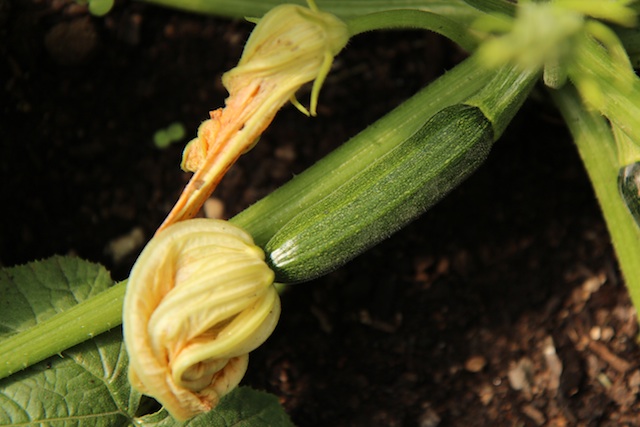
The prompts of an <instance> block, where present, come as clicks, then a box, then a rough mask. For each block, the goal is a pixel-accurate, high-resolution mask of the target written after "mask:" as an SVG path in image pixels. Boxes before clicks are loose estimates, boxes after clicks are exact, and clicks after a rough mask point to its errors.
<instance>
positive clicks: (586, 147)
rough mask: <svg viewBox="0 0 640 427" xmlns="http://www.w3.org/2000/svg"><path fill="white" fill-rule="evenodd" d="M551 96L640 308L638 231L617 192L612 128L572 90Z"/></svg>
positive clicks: (631, 291) (616, 169)
mask: <svg viewBox="0 0 640 427" xmlns="http://www.w3.org/2000/svg"><path fill="white" fill-rule="evenodd" d="M551 93H552V96H553V99H554V101H555V103H556V105H557V106H558V109H559V110H560V113H561V114H562V116H563V117H564V120H565V122H566V123H567V125H568V127H569V131H570V132H571V135H572V136H573V140H574V142H575V144H576V146H577V147H578V152H579V153H580V157H581V158H582V161H583V163H584V165H585V168H586V170H587V173H588V174H589V178H590V180H591V184H592V185H593V189H594V191H595V193H596V197H597V198H598V201H599V203H600V208H601V209H602V213H603V216H604V219H605V221H606V223H607V228H608V229H609V234H610V236H611V240H612V242H613V247H614V249H615V251H616V255H617V257H618V262H619V264H620V269H621V270H622V275H623V276H624V279H625V282H626V284H627V289H628V290H629V295H630V297H631V301H632V302H633V305H634V306H635V307H640V255H639V254H640V229H639V228H638V226H637V225H636V223H635V222H634V219H633V217H632V215H631V213H630V212H629V210H628V209H627V206H626V205H625V203H624V201H623V200H622V197H621V196H620V194H619V192H618V186H617V180H618V171H619V169H620V165H619V164H618V158H617V153H616V143H615V140H614V137H613V133H612V131H611V127H610V126H609V123H607V121H606V120H605V119H604V117H602V116H601V115H600V114H598V113H596V112H591V111H588V110H587V109H586V108H585V107H584V105H583V104H582V102H581V101H580V98H579V96H578V94H577V93H576V92H575V91H574V90H572V89H569V88H567V89H562V90H559V91H552V92H551Z"/></svg>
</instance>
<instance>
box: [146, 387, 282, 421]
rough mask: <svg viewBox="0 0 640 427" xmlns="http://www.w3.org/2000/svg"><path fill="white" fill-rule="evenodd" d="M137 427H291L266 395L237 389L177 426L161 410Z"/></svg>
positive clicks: (271, 398)
mask: <svg viewBox="0 0 640 427" xmlns="http://www.w3.org/2000/svg"><path fill="white" fill-rule="evenodd" d="M135 425H136V426H140V427H212V426H215V427H230V426H233V427H265V426H278V427H287V426H293V423H292V422H291V420H290V419H289V417H288V415H287V414H286V412H285V411H284V409H283V408H282V406H280V404H279V403H278V399H277V398H276V397H275V396H273V395H271V394H268V393H264V392H261V391H257V390H253V389H251V388H249V387H239V388H237V389H235V390H234V391H232V392H231V393H229V394H227V395H226V396H225V397H223V398H222V400H221V401H220V404H219V405H218V407H217V408H216V409H215V410H213V411H211V412H209V413H206V414H203V415H200V416H198V417H195V418H192V419H190V420H188V421H185V422H179V421H176V420H174V419H173V418H171V416H169V414H168V413H167V412H166V411H164V410H162V411H160V412H158V413H156V414H152V415H147V416H144V417H140V418H137V419H136V420H135Z"/></svg>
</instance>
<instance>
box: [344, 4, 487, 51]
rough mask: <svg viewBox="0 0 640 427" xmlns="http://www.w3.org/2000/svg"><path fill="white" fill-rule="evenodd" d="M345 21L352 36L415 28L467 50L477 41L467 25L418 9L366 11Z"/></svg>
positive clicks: (472, 48)
mask: <svg viewBox="0 0 640 427" xmlns="http://www.w3.org/2000/svg"><path fill="white" fill-rule="evenodd" d="M346 22H347V26H348V27H349V32H350V35H351V36H352V37H353V36H355V35H357V34H361V33H364V32H367V31H372V30H379V29H383V28H385V29H406V28H417V29H423V30H429V31H433V32H435V33H438V34H441V35H443V36H445V37H447V38H448V39H450V40H452V41H453V42H455V43H457V44H458V45H460V46H461V47H462V48H463V49H465V50H467V51H469V52H472V51H474V50H475V49H476V47H477V46H478V42H479V40H478V39H477V38H476V37H475V36H474V35H473V34H472V33H470V32H469V30H468V26H465V25H461V24H459V23H458V22H457V21H453V20H451V19H449V18H447V17H446V16H443V15H439V14H436V13H432V12H423V11H419V10H409V9H403V10H389V11H385V12H375V13H368V14H366V15H360V16H357V17H355V18H351V19H348V20H347V21H346Z"/></svg>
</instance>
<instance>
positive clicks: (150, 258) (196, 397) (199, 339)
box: [123, 219, 280, 420]
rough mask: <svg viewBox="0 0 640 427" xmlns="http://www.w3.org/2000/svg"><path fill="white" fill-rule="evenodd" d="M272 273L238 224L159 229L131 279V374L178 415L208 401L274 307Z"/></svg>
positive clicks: (228, 381)
mask: <svg viewBox="0 0 640 427" xmlns="http://www.w3.org/2000/svg"><path fill="white" fill-rule="evenodd" d="M273 279H274V273H273V272H272V271H271V269H270V268H269V267H268V266H267V264H266V263H265V262H264V253H263V252H262V250H261V249H260V248H258V247H257V246H255V245H254V244H253V240H252V239H251V237H250V236H249V235H248V234H247V233H246V232H244V231H243V230H241V229H240V228H238V227H236V226H234V225H232V224H230V223H228V222H226V221H222V220H215V219H192V220H188V221H182V222H179V223H177V224H174V225H172V226H170V227H168V228H166V229H165V230H163V231H162V232H159V233H157V234H156V235H155V237H154V238H153V239H151V241H150V242H149V244H148V245H147V246H146V247H145V249H144V251H143V252H142V254H141V255H140V257H139V258H138V260H137V262H136V264H135V266H134V267H133V270H132V271H131V275H130V277H129V281H128V284H127V292H126V295H125V302H124V309H123V311H124V318H123V329H124V339H125V344H126V346H127V350H128V353H129V359H130V362H129V379H130V382H131V384H132V385H133V386H134V387H135V388H136V389H138V390H139V391H141V392H142V393H145V394H148V395H150V396H153V397H154V398H156V399H157V400H158V401H159V402H160V403H161V404H162V405H164V406H165V408H166V409H167V410H168V411H169V412H170V413H171V414H172V415H173V416H174V417H175V418H177V419H180V420H183V419H187V418H190V417H192V416H194V415H197V414H199V413H202V412H206V411H208V410H210V409H212V408H213V407H214V406H216V404H217V403H218V401H219V399H220V397H221V396H222V395H224V394H226V393H227V392H229V391H231V390H232V389H233V388H234V387H236V386H237V385H238V383H239V382H240V380H241V379H242V377H243V375H244V373H245V371H246V369H247V361H248V353H249V352H250V351H252V350H253V349H255V348H256V347H258V346H259V345H261V344H262V343H263V342H264V341H265V340H266V339H267V338H268V337H269V335H270V334H271V332H273V329H274V328H275V326H276V323H277V321H278V317H279V315H280V299H279V296H278V293H277V291H276V289H275V288H274V286H273Z"/></svg>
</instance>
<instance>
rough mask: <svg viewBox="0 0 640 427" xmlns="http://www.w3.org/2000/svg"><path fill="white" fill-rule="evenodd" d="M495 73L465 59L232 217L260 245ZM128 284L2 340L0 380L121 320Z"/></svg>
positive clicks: (472, 59)
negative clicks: (325, 155)
mask: <svg viewBox="0 0 640 427" xmlns="http://www.w3.org/2000/svg"><path fill="white" fill-rule="evenodd" d="M494 74H495V72H493V71H490V70H487V69H485V68H484V67H481V66H480V65H479V64H478V62H477V60H476V59H475V58H473V57H472V58H469V59H467V60H466V61H464V62H463V63H461V64H460V65H458V66H456V67H455V68H454V69H453V70H451V71H449V72H448V73H446V74H445V75H444V76H442V77H440V78H439V79H438V80H436V81H435V82H433V83H432V84H430V85H429V86H428V87H427V88H425V89H423V90H422V91H420V92H419V93H417V94H416V95H414V96H413V97H412V98H410V99H409V100H407V101H406V102H404V103H403V104H402V105H400V106H399V107H397V108H396V109H395V110H393V111H392V112H390V113H389V114H387V115H386V116H385V117H383V118H382V119H380V120H378V121H377V122H376V123H374V124H372V125H371V126H369V127H368V128H367V129H365V130H364V131H363V132H361V133H360V134H358V135H357V136H356V137H354V138H352V139H351V140H350V141H349V142H347V143H345V144H344V145H343V146H341V147H340V148H339V149H337V150H335V151H334V152H333V153H331V154H330V155H328V156H327V157H325V158H324V159H322V160H320V161H319V162H318V163H316V164H315V165H314V166H313V167H311V168H309V169H308V170H307V171H305V172H304V173H303V174H300V175H298V176H297V177H296V178H294V179H293V180H292V181H290V182H289V183H287V184H286V185H284V186H283V187H281V188H280V189H278V190H276V191H275V192H274V193H272V194H270V195H269V196H267V197H265V198H264V199H262V200H261V201H260V202H258V203H256V204H254V205H253V206H251V207H249V208H247V209H246V210H245V211H244V212H242V213H240V214H239V215H237V216H236V217H234V218H232V219H231V221H232V222H233V223H235V224H236V225H238V226H240V227H242V228H244V229H245V230H246V231H247V232H249V233H250V234H251V235H252V236H253V237H254V240H255V241H256V243H257V244H258V245H259V246H263V245H264V244H265V243H266V242H267V241H268V240H269V239H270V238H271V237H272V236H273V234H275V232H276V231H278V230H279V229H280V227H281V226H282V225H283V224H285V223H286V222H288V221H289V220H290V219H291V218H293V216H295V215H297V214H298V213H299V212H300V211H301V210H302V209H305V208H306V207H307V206H309V205H310V204H313V203H315V202H316V201H317V200H319V199H321V198H323V197H325V196H326V195H327V194H329V193H330V192H332V191H333V190H334V189H335V188H337V187H339V186H340V185H342V184H343V183H344V182H345V181H346V180H348V179H349V178H350V177H352V176H353V175H354V174H357V173H358V171H359V170H361V169H363V168H365V167H367V166H368V165H369V164H370V162H371V161H373V160H374V159H377V158H379V157H380V156H383V155H384V154H385V153H386V152H388V151H389V150H391V149H393V147H394V146H396V145H397V144H400V143H402V142H403V141H404V140H406V139H407V138H409V137H411V136H412V135H413V134H414V133H415V132H416V131H417V129H419V128H420V126H422V124H423V123H424V122H425V121H426V120H427V119H428V118H429V117H431V116H432V115H433V114H435V113H436V112H437V111H439V110H441V109H443V108H445V107H447V106H449V105H453V104H457V103H460V102H463V101H464V100H465V99H467V98H469V97H470V96H471V95H472V94H473V93H475V92H477V91H478V90H480V88H482V87H483V86H484V85H486V84H487V83H488V82H489V80H490V79H491V78H492V77H493V76H494ZM124 293H125V284H124V282H123V283H120V284H117V285H115V286H114V287H112V288H111V289H109V290H107V291H105V292H104V293H102V294H100V295H98V296H96V297H94V298H91V299H89V300H86V301H84V302H82V303H80V304H78V305H77V306H75V307H74V308H72V309H70V310H67V311H65V312H63V313H60V314H58V315H56V316H54V317H52V318H51V319H49V320H47V321H45V322H42V323H40V324H38V325H36V326H34V327H33V328H31V329H29V330H27V331H25V332H21V333H18V334H16V335H13V336H11V337H9V338H7V339H6V340H4V341H2V342H1V343H0V360H1V361H2V363H1V364H0V378H3V377H5V376H7V375H10V374H11V373H13V372H15V371H16V370H18V369H22V368H24V367H26V366H28V365H30V364H33V363H36V362H38V361H40V360H43V359H45V358H46V357H49V356H51V355H54V354H57V353H60V352H62V351H63V350H65V349H67V348H69V347H71V346H73V345H75V344H78V343H80V342H83V341H85V340H87V339H89V338H91V337H92V336H95V335H97V334H99V333H101V332H104V331H107V330H109V329H110V328H113V327H115V326H117V325H119V324H121V316H122V301H123V298H124Z"/></svg>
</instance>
